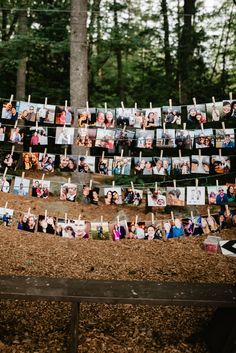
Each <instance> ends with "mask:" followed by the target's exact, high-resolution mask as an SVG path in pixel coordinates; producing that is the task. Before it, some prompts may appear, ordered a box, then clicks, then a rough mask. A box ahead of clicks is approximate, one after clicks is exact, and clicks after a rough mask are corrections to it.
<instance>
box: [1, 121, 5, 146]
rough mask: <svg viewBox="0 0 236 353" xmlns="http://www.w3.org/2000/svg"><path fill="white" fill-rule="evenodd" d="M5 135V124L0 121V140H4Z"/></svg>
mask: <svg viewBox="0 0 236 353" xmlns="http://www.w3.org/2000/svg"><path fill="white" fill-rule="evenodd" d="M5 136H6V126H4V125H2V124H1V123H0V142H4V140H5Z"/></svg>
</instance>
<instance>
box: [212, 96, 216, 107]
mask: <svg viewBox="0 0 236 353" xmlns="http://www.w3.org/2000/svg"><path fill="white" fill-rule="evenodd" d="M212 103H213V106H215V104H216V101H215V97H214V96H213V97H212Z"/></svg>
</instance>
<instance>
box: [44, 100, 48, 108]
mask: <svg viewBox="0 0 236 353" xmlns="http://www.w3.org/2000/svg"><path fill="white" fill-rule="evenodd" d="M47 104H48V97H45V100H44V107H45V108H46V106H47Z"/></svg>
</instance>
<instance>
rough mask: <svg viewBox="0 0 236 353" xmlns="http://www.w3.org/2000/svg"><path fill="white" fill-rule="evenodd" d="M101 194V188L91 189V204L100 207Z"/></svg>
mask: <svg viewBox="0 0 236 353" xmlns="http://www.w3.org/2000/svg"><path fill="white" fill-rule="evenodd" d="M99 192H100V190H99V188H97V187H92V188H91V189H90V191H89V198H90V200H91V202H90V203H91V204H92V205H97V206H98V205H99V203H100V197H99Z"/></svg>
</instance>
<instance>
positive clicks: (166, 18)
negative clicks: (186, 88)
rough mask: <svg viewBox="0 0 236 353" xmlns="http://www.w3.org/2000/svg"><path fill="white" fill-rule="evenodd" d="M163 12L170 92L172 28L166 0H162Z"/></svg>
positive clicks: (167, 76)
mask: <svg viewBox="0 0 236 353" xmlns="http://www.w3.org/2000/svg"><path fill="white" fill-rule="evenodd" d="M161 12H162V15H163V30H164V44H163V48H164V54H165V74H166V81H167V87H168V91H169V92H167V94H168V95H169V94H170V90H171V76H172V64H171V55H170V38H169V35H170V30H169V21H168V8H167V2H166V0H161Z"/></svg>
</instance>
